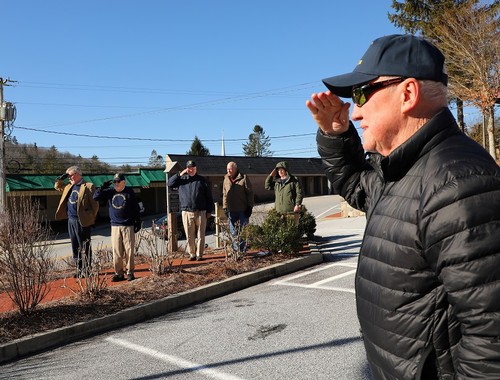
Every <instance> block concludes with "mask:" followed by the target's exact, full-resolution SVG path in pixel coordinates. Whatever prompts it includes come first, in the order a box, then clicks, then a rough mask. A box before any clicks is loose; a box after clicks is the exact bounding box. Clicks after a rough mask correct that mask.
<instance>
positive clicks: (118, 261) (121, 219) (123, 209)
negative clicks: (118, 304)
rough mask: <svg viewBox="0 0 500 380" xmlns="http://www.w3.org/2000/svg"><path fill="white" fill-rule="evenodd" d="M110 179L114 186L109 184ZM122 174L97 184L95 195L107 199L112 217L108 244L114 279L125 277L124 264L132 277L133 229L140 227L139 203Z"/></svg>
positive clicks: (118, 279)
mask: <svg viewBox="0 0 500 380" xmlns="http://www.w3.org/2000/svg"><path fill="white" fill-rule="evenodd" d="M111 182H113V183H114V188H110V186H111ZM126 183H127V181H126V179H125V176H124V175H123V174H121V173H117V174H115V176H114V177H113V180H109V181H106V182H104V183H103V184H102V186H101V187H99V188H98V189H97V190H96V192H95V194H94V199H95V200H99V201H103V200H105V201H107V202H108V205H109V218H110V219H111V246H112V247H113V264H114V269H115V275H114V276H113V278H112V279H111V281H113V282H117V281H123V280H125V276H124V268H123V265H124V264H125V268H126V271H127V281H132V280H134V279H135V277H134V255H135V233H136V232H137V231H139V229H140V219H139V210H140V209H139V204H138V202H137V198H136V196H135V194H134V190H132V188H130V187H127V186H126Z"/></svg>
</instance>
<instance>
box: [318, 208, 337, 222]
mask: <svg viewBox="0 0 500 380" xmlns="http://www.w3.org/2000/svg"><path fill="white" fill-rule="evenodd" d="M335 209H340V205H336V206H333V207H330V208H329V209H328V210H326V211H323V212H322V213H321V214H319V215H318V216H316V218H315V219H319V218H321V217H322V216H323V215H325V214H326V213H330V212H332V210H335Z"/></svg>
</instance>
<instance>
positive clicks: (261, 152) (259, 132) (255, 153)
mask: <svg viewBox="0 0 500 380" xmlns="http://www.w3.org/2000/svg"><path fill="white" fill-rule="evenodd" d="M270 146H271V139H270V137H269V136H266V133H265V132H264V129H263V128H262V127H261V126H260V125H256V126H255V127H253V133H250V135H249V136H248V142H247V143H245V144H243V153H244V154H245V156H247V157H270V156H272V155H273V152H272V151H271V150H270V149H269V147H270Z"/></svg>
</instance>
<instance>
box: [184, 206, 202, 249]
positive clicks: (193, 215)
mask: <svg viewBox="0 0 500 380" xmlns="http://www.w3.org/2000/svg"><path fill="white" fill-rule="evenodd" d="M182 224H184V232H185V233H186V240H187V245H188V246H187V248H188V253H189V256H191V257H194V256H196V257H200V258H201V257H203V251H204V250H205V230H206V228H207V212H206V211H182ZM195 239H196V240H195Z"/></svg>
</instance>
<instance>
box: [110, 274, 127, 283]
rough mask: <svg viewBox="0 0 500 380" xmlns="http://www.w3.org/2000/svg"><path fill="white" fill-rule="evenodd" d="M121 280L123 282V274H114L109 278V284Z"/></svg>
mask: <svg viewBox="0 0 500 380" xmlns="http://www.w3.org/2000/svg"><path fill="white" fill-rule="evenodd" d="M123 280H125V277H123V274H115V275H114V276H113V277H112V278H111V282H118V281H123Z"/></svg>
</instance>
